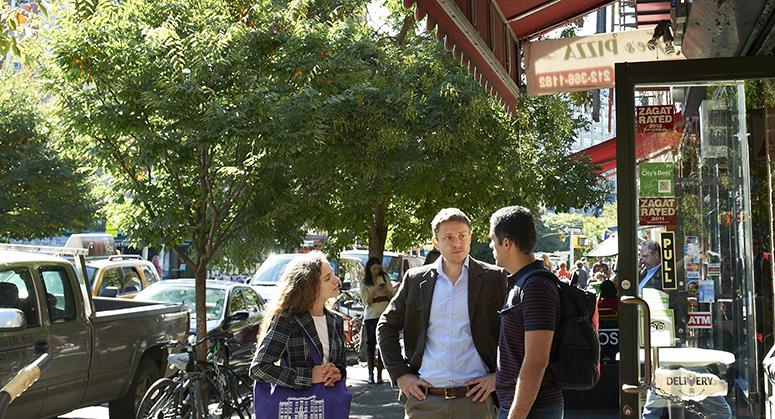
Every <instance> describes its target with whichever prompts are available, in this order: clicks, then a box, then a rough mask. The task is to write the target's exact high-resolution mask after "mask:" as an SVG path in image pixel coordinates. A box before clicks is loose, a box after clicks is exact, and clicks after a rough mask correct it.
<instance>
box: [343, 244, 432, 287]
mask: <svg viewBox="0 0 775 419" xmlns="http://www.w3.org/2000/svg"><path fill="white" fill-rule="evenodd" d="M339 257H340V258H355V259H358V260H360V261H361V263H363V265H364V266H365V265H366V262H368V261H369V251H368V250H344V251H342V253H340V254H339ZM423 261H424V259H423V258H421V257H420V256H414V255H407V254H403V253H395V252H384V253H383V254H382V267H383V268H384V269H385V272H387V274H388V276H389V277H390V280H391V281H392V282H394V283H398V282H401V278H403V277H404V273H406V271H408V270H409V269H410V268H415V267H417V266H422V263H423Z"/></svg>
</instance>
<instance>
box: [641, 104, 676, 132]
mask: <svg viewBox="0 0 775 419" xmlns="http://www.w3.org/2000/svg"><path fill="white" fill-rule="evenodd" d="M635 126H636V127H637V133H639V134H641V133H646V132H668V131H673V130H674V129H675V105H653V106H636V107H635Z"/></svg>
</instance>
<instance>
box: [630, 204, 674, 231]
mask: <svg viewBox="0 0 775 419" xmlns="http://www.w3.org/2000/svg"><path fill="white" fill-rule="evenodd" d="M676 205H677V204H676V200H675V198H639V199H638V214H639V220H638V221H639V223H640V225H642V226H657V225H664V226H674V225H676V223H677V221H678V217H677V208H676Z"/></svg>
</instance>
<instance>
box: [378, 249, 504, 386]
mask: <svg viewBox="0 0 775 419" xmlns="http://www.w3.org/2000/svg"><path fill="white" fill-rule="evenodd" d="M434 266H435V264H432V265H425V266H421V267H419V268H413V269H410V270H408V271H407V272H406V274H405V275H404V279H403V281H402V282H401V287H400V288H399V289H398V293H397V294H396V295H395V297H393V300H392V301H391V302H390V305H389V306H388V308H387V310H385V312H384V313H382V317H380V319H379V323H378V324H377V341H378V342H379V348H380V353H381V354H382V361H383V362H384V364H385V368H386V369H387V370H388V373H389V374H390V378H391V379H392V380H393V381H394V382H395V381H396V380H397V379H398V377H400V376H402V375H404V374H407V373H412V374H417V373H418V372H419V371H420V365H421V364H422V357H423V353H424V351H425V333H426V330H427V329H428V320H429V318H430V312H431V310H430V309H431V302H432V300H433V290H434V288H435V286H436V278H437V276H438V274H437V273H436V270H435V269H434ZM506 275H507V274H506V271H504V270H503V269H501V268H498V267H497V266H493V265H490V264H487V263H484V262H480V261H478V260H476V259H474V258H470V261H469V264H468V318H469V321H470V323H471V335H472V336H473V340H474V346H475V347H476V351H477V352H479V356H481V357H482V360H483V361H484V363H485V364H486V365H487V368H489V370H490V372H491V373H492V372H495V368H496V354H497V350H498V336H499V334H500V315H499V314H498V311H499V310H500V309H501V307H502V306H503V301H504V299H505V298H506ZM402 330H403V332H404V352H403V353H401V344H400V342H399V336H400V333H401V331H402Z"/></svg>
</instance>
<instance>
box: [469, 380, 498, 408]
mask: <svg viewBox="0 0 775 419" xmlns="http://www.w3.org/2000/svg"><path fill="white" fill-rule="evenodd" d="M464 385H465V386H474V387H473V388H472V389H471V390H468V393H466V397H469V398H471V399H473V400H474V401H475V402H479V403H484V402H486V401H487V398H488V397H490V394H492V392H493V391H495V374H494V373H493V374H488V375H485V376H484V377H479V378H474V379H473V380H469V381H467V382H466V383H465V384H464Z"/></svg>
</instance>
